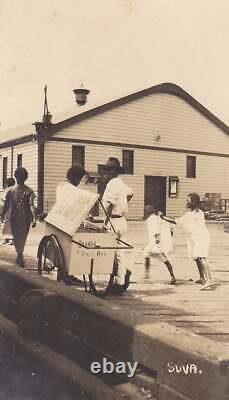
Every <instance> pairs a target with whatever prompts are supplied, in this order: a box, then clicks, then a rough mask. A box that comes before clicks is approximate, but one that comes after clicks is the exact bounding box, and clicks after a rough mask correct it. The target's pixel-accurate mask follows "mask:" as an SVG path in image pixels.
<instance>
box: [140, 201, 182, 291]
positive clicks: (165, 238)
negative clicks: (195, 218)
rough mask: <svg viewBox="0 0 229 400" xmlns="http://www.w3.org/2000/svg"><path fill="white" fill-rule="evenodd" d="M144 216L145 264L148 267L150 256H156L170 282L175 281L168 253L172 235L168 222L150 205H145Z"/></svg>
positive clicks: (172, 283)
mask: <svg viewBox="0 0 229 400" xmlns="http://www.w3.org/2000/svg"><path fill="white" fill-rule="evenodd" d="M145 218H146V224H147V230H148V240H149V242H148V245H147V246H146V247H145V249H144V256H145V266H146V268H149V265H150V257H156V258H158V259H159V260H161V261H162V262H163V263H164V264H165V266H166V267H167V269H168V271H169V274H170V277H171V280H170V284H171V285H174V284H175V283H176V278H175V275H174V272H173V267H172V264H171V261H170V260H169V253H170V252H171V251H172V247H173V246H172V237H171V230H170V224H169V222H167V221H165V220H162V219H161V218H160V211H158V210H156V209H155V208H154V207H153V206H152V205H147V206H146V207H145Z"/></svg>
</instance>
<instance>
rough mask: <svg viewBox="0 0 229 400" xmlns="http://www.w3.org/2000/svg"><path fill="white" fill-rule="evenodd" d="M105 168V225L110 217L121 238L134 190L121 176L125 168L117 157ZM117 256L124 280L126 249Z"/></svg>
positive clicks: (103, 200)
mask: <svg viewBox="0 0 229 400" xmlns="http://www.w3.org/2000/svg"><path fill="white" fill-rule="evenodd" d="M105 170H106V178H107V180H108V183H107V186H106V189H105V191H104V194H103V198H102V202H103V205H104V207H105V208H106V211H107V216H108V217H107V218H105V221H104V225H105V226H107V225H109V218H110V221H111V224H112V226H113V227H114V229H115V232H116V234H117V236H118V238H121V237H123V235H124V234H125V233H126V232H127V221H126V214H127V212H128V202H129V201H130V200H131V199H132V197H133V191H132V189H131V188H130V187H129V186H127V185H126V184H125V183H124V182H123V180H122V179H121V178H120V176H119V174H120V173H122V172H123V168H122V167H121V166H120V162H119V160H118V159H117V158H115V157H110V158H109V159H108V161H107V163H106V165H105ZM116 257H117V259H118V270H119V272H118V276H119V277H120V281H122V279H123V275H124V267H125V265H124V264H125V259H126V257H125V250H121V251H118V252H117V253H116Z"/></svg>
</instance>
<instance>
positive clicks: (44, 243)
mask: <svg viewBox="0 0 229 400" xmlns="http://www.w3.org/2000/svg"><path fill="white" fill-rule="evenodd" d="M37 260H38V273H39V274H41V275H42V274H45V275H47V274H48V275H49V277H50V279H53V280H57V281H61V280H63V279H64V277H65V276H66V270H65V262H64V254H63V250H62V248H61V246H60V244H59V242H58V240H57V238H56V236H55V235H47V236H44V237H43V238H42V240H41V241H40V244H39V247H38V251H37Z"/></svg>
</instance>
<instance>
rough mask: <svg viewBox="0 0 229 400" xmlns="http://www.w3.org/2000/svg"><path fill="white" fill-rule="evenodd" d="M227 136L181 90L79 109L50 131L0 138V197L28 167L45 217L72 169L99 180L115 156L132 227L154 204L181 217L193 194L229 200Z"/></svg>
mask: <svg viewBox="0 0 229 400" xmlns="http://www.w3.org/2000/svg"><path fill="white" fill-rule="evenodd" d="M35 128H36V129H35ZM228 134H229V127H228V126H227V125H225V124H224V123H223V122H222V121H220V120H219V119H218V118H217V117H216V116H215V115H213V114H212V113H211V112H210V111H208V110H207V109H206V108H205V107H204V106H202V105H201V104H200V103H199V102H198V101H196V100H195V99H194V98H193V97H192V96H190V95H189V94H188V93H187V92H185V91H184V90H183V89H182V88H180V87H178V86H177V85H174V84H171V83H163V84H160V85H156V86H153V87H151V88H148V89H145V90H142V91H140V92H137V93H134V94H131V95H129V96H125V97H123V98H121V99H118V100H114V101H112V102H109V103H106V104H103V105H101V106H97V107H94V108H90V109H89V108H87V107H85V108H84V107H81V108H80V112H79V113H77V114H76V115H72V116H68V117H64V118H62V119H60V120H57V121H56V122H55V123H52V124H47V125H45V124H42V123H40V124H39V123H37V124H36V127H35V126H32V125H31V126H27V127H25V128H24V129H19V130H16V131H10V132H8V133H2V134H0V189H2V188H3V185H4V182H5V179H6V177H8V176H11V175H12V174H13V171H14V169H15V168H16V166H18V165H23V166H24V167H26V168H27V169H28V171H29V180H28V184H29V185H30V186H31V187H33V189H34V190H35V191H36V192H37V195H38V206H39V209H40V211H41V210H44V211H48V210H49V209H50V207H51V206H52V204H53V202H54V201H55V189H56V186H57V184H58V182H60V181H61V180H63V179H64V178H65V174H66V170H67V169H68V168H69V167H70V166H71V165H72V163H74V162H80V163H81V164H83V165H84V166H85V168H86V169H87V170H88V171H93V172H100V170H101V168H102V166H103V164H105V162H106V160H107V159H108V157H110V156H114V157H118V158H119V159H120V161H121V162H122V164H123V166H124V168H125V174H124V175H123V179H124V180H125V181H126V182H127V183H128V184H129V185H130V186H131V187H132V188H133V191H134V197H133V200H132V201H131V204H130V210H129V216H128V217H129V218H130V219H135V218H136V219H140V218H142V217H143V209H144V204H151V203H154V204H155V205H157V206H158V207H159V208H161V209H162V210H164V212H166V214H167V215H173V216H178V215H180V214H181V213H183V211H184V209H185V199H186V195H187V194H188V193H189V192H193V191H195V192H198V193H200V195H201V196H204V194H205V193H219V194H221V197H222V198H229V136H228Z"/></svg>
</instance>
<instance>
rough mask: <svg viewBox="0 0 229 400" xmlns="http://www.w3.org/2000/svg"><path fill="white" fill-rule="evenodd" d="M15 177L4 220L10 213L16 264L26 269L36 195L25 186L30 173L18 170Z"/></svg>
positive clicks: (5, 206)
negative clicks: (27, 245)
mask: <svg viewBox="0 0 229 400" xmlns="http://www.w3.org/2000/svg"><path fill="white" fill-rule="evenodd" d="M14 176H15V178H16V182H17V184H16V185H15V186H14V187H12V188H10V189H9V190H8V192H7V195H6V199H5V204H4V208H3V213H2V218H4V216H5V214H6V213H7V212H9V214H10V224H11V230H12V234H13V239H14V246H15V249H16V253H17V258H16V263H17V264H18V266H19V267H22V268H24V256H23V252H24V247H25V243H26V239H27V236H28V233H29V228H30V225H31V224H32V226H33V227H34V226H35V225H36V222H35V207H34V199H35V194H34V192H33V190H32V189H31V188H30V187H29V186H26V185H25V181H26V180H27V178H28V172H27V170H26V169H25V168H22V167H19V168H17V169H16V171H15V173H14Z"/></svg>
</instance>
